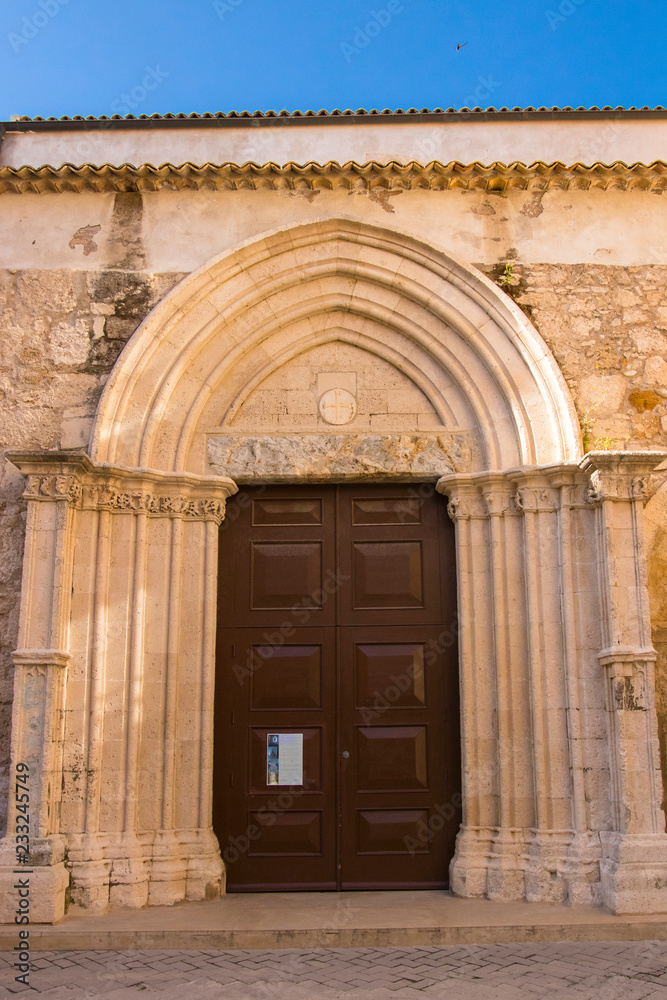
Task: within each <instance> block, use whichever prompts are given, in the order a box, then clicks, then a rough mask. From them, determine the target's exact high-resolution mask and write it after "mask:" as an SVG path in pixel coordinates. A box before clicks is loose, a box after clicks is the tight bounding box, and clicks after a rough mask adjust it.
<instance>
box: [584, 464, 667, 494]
mask: <svg viewBox="0 0 667 1000" xmlns="http://www.w3.org/2000/svg"><path fill="white" fill-rule="evenodd" d="M665 458H667V455H666V454H665V453H664V452H659V451H629V452H606V451H596V452H589V453H588V454H587V455H584V458H583V459H582V462H581V468H582V470H583V471H584V472H587V473H588V475H589V486H588V490H587V494H586V500H587V502H588V503H589V504H599V503H602V502H603V501H612V502H619V501H620V502H623V501H625V502H630V501H641V502H642V503H647V501H648V500H650V498H651V473H652V472H653V470H654V469H655V467H656V466H657V465H659V464H660V463H661V462H663V461H664V460H665Z"/></svg>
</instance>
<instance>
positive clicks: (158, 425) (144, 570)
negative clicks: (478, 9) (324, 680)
mask: <svg viewBox="0 0 667 1000" xmlns="http://www.w3.org/2000/svg"><path fill="white" fill-rule="evenodd" d="M321 350H323V351H327V350H330V351H333V352H334V354H336V352H338V353H337V354H336V358H338V359H339V360H338V361H335V364H336V365H338V368H339V369H340V370H335V371H331V370H328V371H327V372H321V371H320V369H321V368H322V363H321V359H320V361H318V358H317V356H316V355H315V354H314V352H317V351H321ZM341 358H342V361H341V360H340V359H341ZM332 363H333V362H332ZM326 365H329V369H330V363H329V362H326ZM326 365H325V366H326ZM341 365H342V369H344V370H342V369H341ZM374 366H375V369H376V370H377V372H380V371H384V372H391V373H393V376H392V377H395V378H396V379H397V380H398V381H397V383H396V385H397V386H398V388H396V386H394V388H395V389H396V392H398V393H403V395H401V396H400V399H401V400H403V401H405V400H409V401H410V402H409V403H401V406H399V407H398V410H397V411H396V408H394V409H395V412H390V411H389V408H388V406H387V409H386V410H385V409H383V408H382V405H380V407H379V410H378V411H377V412H374V411H373V405H376V404H373V403H372V402H369V401H368V399H366V401H365V402H362V393H361V391H359V392H357V389H358V388H359V386H360V385H361V383H362V382H363V378H366V377H367V373H368V370H369V369H370V370H372V369H373V367H374ZM334 367H335V366H334ZM297 370H298V371H297ZM318 371H319V372H320V374H329V375H334V376H335V378H334V379H333V381H331V380H329V381H327V380H326V379H325V380H324V381H323V382H321V383H318V382H317V373H318ZM307 372H310V373H311V376H312V378H313V379H314V381H313V380H312V379H311V381H308V378H309V377H310V376H308V375H306V374H305V373H307ZM313 373H315V374H314V375H313ZM364 373H366V375H364ZM343 376H345V378H348V381H347V382H345V379H344V378H343ZM341 378H343V381H342V382H341V381H340V379H341ZM304 379H305V382H304ZM299 380H301V381H299ZM354 380H358V381H354ZM343 383H345V384H343ZM332 389H334V390H336V391H337V392H338V395H336V394H335V393H334V397H333V399H334V404H335V406H340V401H341V400H342V399H345V400H347V409H346V410H341V411H340V414H338V410H337V409H335V410H334V411H332V410H331V409H328V408H327V407H328V405H329V404H328V403H327V402H326V400H325V403H322V400H323V399H324V397H325V396H326V394H327V393H328V392H330V391H331V390H332ZM289 393H296V395H295V396H294V397H292V396H289ZM341 393H347V394H348V396H349V397H351V398H352V399H353V400H354V402H353V403H351V402H350V401H349V399H348V396H342V395H341ZM281 394H283V395H281ZM387 398H388V397H387ZM392 398H394V397H392ZM285 400H287V402H285ZM327 400H328V401H329V403H330V402H331V400H330V399H329V397H327ZM258 401H260V402H261V401H264V402H261V405H260V403H258ZM290 401H291V402H293V403H294V406H292V405H291V402H290ZM264 403H266V406H265V407H264ZM288 404H289V405H288ZM300 406H301V407H302V412H299V407H300ZM406 406H408V408H407V409H406V408H405V407H406ZM263 407H264V409H263ZM410 407H412V409H410ZM253 408H254V409H253ZM332 413H333V415H334V416H333V419H329V417H330V416H331V414H332ZM339 416H342V417H343V418H344V420H339ZM283 417H284V418H285V419H281V418H283ZM297 417H298V418H299V419H297ZM374 418H376V419H374ZM662 457H663V456H662V455H659V454H657V453H650V452H642V453H611V452H604V453H594V454H589V455H586V456H585V457H584V458H583V459H582V458H581V445H580V438H579V430H578V423H577V419H576V416H575V413H574V409H573V406H572V402H571V400H570V397H569V393H568V390H567V388H566V386H565V383H564V381H563V378H562V377H561V375H560V373H559V371H558V368H557V366H556V363H555V361H554V359H553V357H552V356H551V354H550V352H549V350H548V348H547V347H546V345H545V343H544V342H543V340H542V339H541V337H540V336H539V334H538V333H537V331H536V330H535V329H534V328H533V327H532V326H531V324H530V323H529V322H528V321H527V319H526V317H525V316H524V315H523V313H522V312H521V311H520V310H519V309H518V308H517V307H516V306H515V305H514V303H513V302H512V301H511V300H510V299H509V298H508V297H507V296H505V295H504V294H503V293H502V292H501V291H500V290H499V289H498V288H497V287H496V286H495V285H494V284H493V283H491V282H490V281H488V280H487V279H486V278H485V277H484V276H483V275H481V274H480V273H479V272H477V271H476V270H475V269H474V268H472V267H470V266H468V265H465V264H463V263H461V262H460V261H456V260H454V259H452V258H451V257H449V256H447V255H446V254H445V253H443V252H442V251H439V250H435V249H433V248H431V247H428V246H426V245H425V244H423V243H420V242H418V241H417V240H415V239H414V238H412V237H408V236H405V235H404V234H401V233H399V232H396V231H388V230H385V229H377V228H373V227H370V226H364V225H360V224H358V223H354V222H349V221H345V220H332V221H326V222H323V223H319V224H316V225H309V226H303V227H299V228H295V229H288V230H282V231H279V232H276V233H273V234H270V235H268V236H265V237H264V238H263V239H261V240H259V241H255V242H252V243H250V244H249V245H246V246H243V247H241V248H239V249H238V250H237V251H236V252H234V253H232V254H228V255H225V256H223V257H220V258H218V259H216V260H214V261H212V262H211V263H210V264H208V265H206V267H204V268H202V269H201V270H200V271H198V272H196V273H194V274H193V275H191V276H190V277H188V278H187V279H186V280H185V281H183V282H182V283H181V284H180V285H179V286H178V287H177V288H176V289H174V290H173V291H172V292H171V293H170V294H169V295H168V296H167V297H166V298H165V300H164V301H163V302H162V303H161V304H160V305H159V306H158V307H157V308H156V309H155V310H154V311H153V312H152V313H151V314H150V316H149V317H148V318H147V320H146V321H145V322H144V323H143V324H142V326H141V327H140V328H139V329H138V330H137V332H136V334H135V335H134V337H133V338H132V340H131V341H130V342H129V343H128V345H127V347H126V349H125V350H124V352H123V354H122V355H121V357H120V359H119V361H118V363H117V365H116V367H115V369H114V371H113V373H112V376H111V378H110V380H109V383H108V385H107V387H106V389H105V392H104V395H103V397H102V400H101V403H100V406H99V409H98V413H97V417H96V421H95V426H94V432H93V435H92V439H91V443H90V448H89V450H88V453H87V454H83V453H64V452H61V453H43V454H14V455H13V457H12V460H13V461H14V462H15V464H16V465H17V466H18V467H19V468H20V469H21V471H22V472H23V473H24V474H25V475H26V477H27V491H26V496H27V498H28V500H29V513H28V525H27V539H26V555H25V569H24V582H23V592H22V611H21V626H20V639H19V648H18V649H17V651H16V653H15V664H16V675H15V702H14V706H15V707H14V720H13V730H12V748H13V750H12V753H13V763H14V765H15V764H16V762H18V761H25V762H27V763H28V764H29V766H30V769H31V775H32V796H33V805H34V809H33V812H32V817H33V818H32V821H31V822H32V823H33V827H32V830H31V836H32V850H33V854H32V860H33V863H34V865H35V866H36V867H35V875H34V876H33V878H34V880H35V882H34V885H35V893H36V898H35V902H34V907H35V909H34V917H33V919H35V920H55V919H57V918H58V916H59V915H61V914H62V912H63V907H64V894H65V888H66V886H67V885H68V884H69V895H70V899H71V901H72V903H73V904H75V905H78V906H80V907H84V908H87V909H90V910H94V911H98V912H99V911H103V910H105V909H106V908H107V907H108V906H109V905H110V904H111V905H128V906H142V905H146V904H147V903H148V904H160V903H168V902H176V901H178V900H182V899H201V898H205V897H208V896H212V895H216V894H218V893H219V892H220V891H221V887H222V885H223V884H224V873H223V868H222V862H221V860H220V853H219V848H218V844H217V841H216V839H215V837H214V835H213V833H212V829H211V782H212V768H211V748H212V736H213V716H212V708H213V698H212V692H213V680H214V678H213V669H214V668H213V663H214V659H213V654H214V643H215V595H216V578H217V534H218V525H219V524H220V521H221V519H222V518H223V517H224V509H225V498H226V497H227V496H229V495H230V494H231V493H233V492H235V490H236V486H235V481H239V482H240V481H242V482H255V483H257V482H268V481H292V482H298V481H307V480H313V479H316V480H318V481H326V480H334V481H341V480H346V479H372V480H382V479H390V478H395V479H398V480H400V481H403V482H406V481H419V482H430V483H433V484H437V489H438V490H439V492H441V493H443V494H444V495H445V496H446V497H447V498H448V504H449V508H448V509H449V512H450V515H451V516H452V518H453V519H454V520H455V522H456V535H457V555H458V592H459V613H460V643H461V651H460V683H461V701H462V752H463V795H464V823H463V826H462V829H461V832H460V834H459V838H458V846H457V853H456V856H455V858H454V860H453V862H452V868H451V883H452V886H453V888H454V891H455V892H457V893H459V894H462V895H475V896H489V897H492V898H528V899H535V900H538V899H541V900H570V901H574V902H576V901H585V902H602V901H604V902H605V903H607V905H609V906H610V907H611V908H613V909H615V910H617V911H625V912H628V911H633V910H634V911H649V910H659V909H667V902H666V900H667V890H666V889H665V888H664V887H665V886H666V885H667V838H666V837H665V834H664V817H663V814H662V812H661V809H660V792H659V783H660V780H659V779H660V770H659V755H658V750H657V729H656V716H655V707H654V681H653V672H652V671H653V661H654V658H655V653H654V651H653V648H652V646H651V640H650V630H649V619H648V602H647V590H646V571H645V561H644V556H643V549H642V508H643V502H644V500H645V499H646V493H647V477H648V474H649V472H650V471H651V469H652V468H653V467H654V466H655V465H656V464H657V463H658V462H659V461H660V460H661V458H662ZM443 502H444V501H443ZM13 833H14V830H13V829H10V830H9V831H8V837H7V839H6V840H5V841H4V842H3V852H4V854H3V863H5V864H6V865H7V867H6V868H5V869H4V871H5V875H3V878H4V877H7V878H13V875H11V874H10V869H11V867H12V866H13V864H14V840H13ZM9 919H13V917H10V918H9Z"/></svg>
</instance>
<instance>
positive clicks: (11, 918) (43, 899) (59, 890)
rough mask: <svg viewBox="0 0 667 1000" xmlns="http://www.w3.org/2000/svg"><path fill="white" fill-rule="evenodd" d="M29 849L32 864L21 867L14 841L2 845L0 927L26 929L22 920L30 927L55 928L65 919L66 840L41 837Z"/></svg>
mask: <svg viewBox="0 0 667 1000" xmlns="http://www.w3.org/2000/svg"><path fill="white" fill-rule="evenodd" d="M30 846H31V849H32V850H31V854H30V859H31V861H32V862H33V863H32V864H30V865H22V864H17V863H16V841H15V839H14V838H13V837H5V838H4V839H3V840H2V841H0V924H16V925H18V926H23V925H24V924H23V922H21V923H20V924H19V923H18V922H19V921H20V920H21V918H22V917H23V916H27V917H28V919H29V921H30V924H55V923H57V922H58V921H59V920H62V919H63V917H64V916H65V908H66V895H67V890H68V888H69V882H70V878H69V872H68V871H67V869H66V868H65V864H64V856H65V840H64V838H63V837H58V836H54V837H42V838H39V839H36V840H34V841H32V842H31V845H30ZM26 901H27V903H26ZM25 926H28V924H25Z"/></svg>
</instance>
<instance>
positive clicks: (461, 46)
mask: <svg viewBox="0 0 667 1000" xmlns="http://www.w3.org/2000/svg"><path fill="white" fill-rule="evenodd" d="M467 44H468V43H467V42H463V45H467ZM463 45H457V46H456V51H457V52H458V51H459V49H462V48H463Z"/></svg>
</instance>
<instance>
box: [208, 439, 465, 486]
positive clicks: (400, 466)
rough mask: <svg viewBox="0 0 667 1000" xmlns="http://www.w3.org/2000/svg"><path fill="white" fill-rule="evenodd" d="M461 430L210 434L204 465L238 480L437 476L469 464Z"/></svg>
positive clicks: (421, 479) (416, 478)
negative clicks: (389, 432) (420, 432)
mask: <svg viewBox="0 0 667 1000" xmlns="http://www.w3.org/2000/svg"><path fill="white" fill-rule="evenodd" d="M470 456H471V444H470V437H469V435H468V434H467V433H465V432H446V431H442V432H433V433H427V434H380V433H372V432H371V433H369V432H364V433H360V434H351V433H348V434H326V433H325V434H322V433H311V434H307V433H289V434H258V435H247V434H215V435H211V436H209V439H208V456H207V457H208V464H209V467H210V468H212V469H214V470H215V471H216V472H219V473H220V475H225V476H231V477H232V478H233V479H234V480H235V481H237V482H240V483H254V482H259V483H281V482H294V481H295V480H298V481H300V482H313V483H315V482H341V481H360V480H366V479H372V480H374V481H376V482H377V481H381V480H400V481H401V482H405V481H406V480H407V481H409V480H413V481H415V482H424V481H433V480H436V479H439V478H440V477H441V476H442V474H443V471H446V470H454V469H456V468H465V467H466V466H468V465H469V463H470Z"/></svg>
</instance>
